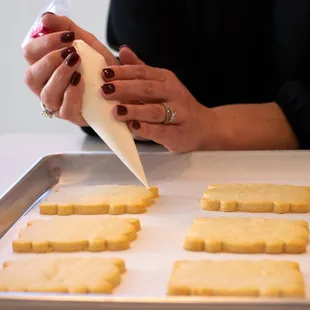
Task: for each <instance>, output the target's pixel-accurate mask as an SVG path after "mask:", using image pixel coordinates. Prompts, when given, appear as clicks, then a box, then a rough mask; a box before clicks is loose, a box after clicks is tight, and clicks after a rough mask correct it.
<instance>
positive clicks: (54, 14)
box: [41, 12, 55, 17]
mask: <svg viewBox="0 0 310 310" xmlns="http://www.w3.org/2000/svg"><path fill="white" fill-rule="evenodd" d="M47 14H51V15H55V13H53V12H45V13H43V14H42V15H41V17H43V16H44V15H47Z"/></svg>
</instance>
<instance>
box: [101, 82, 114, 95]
mask: <svg viewBox="0 0 310 310" xmlns="http://www.w3.org/2000/svg"><path fill="white" fill-rule="evenodd" d="M101 88H102V90H103V92H104V93H105V94H112V93H114V92H115V86H114V85H113V84H103V85H102V86H101Z"/></svg>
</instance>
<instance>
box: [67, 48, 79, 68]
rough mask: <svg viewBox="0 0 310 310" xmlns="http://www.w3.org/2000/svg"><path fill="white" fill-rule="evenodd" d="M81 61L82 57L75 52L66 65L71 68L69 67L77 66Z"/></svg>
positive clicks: (68, 58)
mask: <svg viewBox="0 0 310 310" xmlns="http://www.w3.org/2000/svg"><path fill="white" fill-rule="evenodd" d="M79 59H80V56H79V55H78V54H77V53H76V52H73V53H71V54H70V55H69V56H68V57H67V59H66V64H67V65H68V66H69V67H73V66H74V65H76V64H77V62H78V61H79Z"/></svg>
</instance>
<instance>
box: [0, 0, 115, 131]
mask: <svg viewBox="0 0 310 310" xmlns="http://www.w3.org/2000/svg"><path fill="white" fill-rule="evenodd" d="M50 2H51V1H50V0H2V1H1V2H0V8H1V19H0V35H1V38H2V43H1V49H0V70H1V71H0V85H1V86H0V90H1V102H0V105H1V112H0V134H3V133H25V134H27V133H44V134H49V133H67V134H70V133H80V134H81V135H82V136H83V132H81V130H80V129H79V128H77V127H76V126H74V125H72V124H70V123H68V122H65V121H61V120H57V119H52V120H50V119H47V118H45V117H43V116H41V114H40V113H41V107H40V102H39V100H38V98H37V97H36V96H35V95H33V94H32V93H31V92H30V90H29V89H28V88H27V87H26V85H25V84H24V71H25V69H26V68H27V63H26V62H25V60H24V58H23V51H22V48H21V43H22V41H23V39H24V37H25V36H26V34H27V33H28V31H29V29H30V27H31V26H32V24H33V22H34V21H35V19H36V17H37V16H38V15H39V14H40V12H41V11H42V10H43V9H44V7H45V6H47V5H48V4H49V3H50ZM71 4H72V10H71V16H70V17H71V18H72V19H73V20H74V21H75V22H76V23H77V24H79V25H80V26H81V27H83V28H85V29H87V30H88V31H90V32H92V33H93V34H94V35H95V36H97V37H98V38H99V39H100V40H101V41H102V42H103V43H106V22H107V14H108V9H109V0H87V1H86V0H71Z"/></svg>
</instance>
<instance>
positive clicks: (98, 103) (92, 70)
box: [73, 40, 149, 187]
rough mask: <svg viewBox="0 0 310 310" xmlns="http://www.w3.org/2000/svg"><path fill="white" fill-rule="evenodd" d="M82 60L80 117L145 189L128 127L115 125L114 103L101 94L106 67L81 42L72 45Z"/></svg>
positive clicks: (117, 123)
mask: <svg viewBox="0 0 310 310" xmlns="http://www.w3.org/2000/svg"><path fill="white" fill-rule="evenodd" d="M73 46H74V47H75V48H76V50H77V52H78V54H79V55H80V57H81V65H80V67H79V69H78V70H79V72H80V73H81V74H82V76H83V79H84V94H83V98H82V115H83V117H84V119H85V120H86V122H87V123H88V124H89V125H90V126H91V127H92V128H93V129H94V131H95V132H97V134H98V135H99V137H101V139H102V140H103V141H104V142H105V143H106V144H107V145H108V146H109V147H110V149H111V150H112V151H113V152H114V153H115V154H116V155H117V156H118V157H119V158H120V160H122V162H123V163H124V164H125V165H126V166H127V167H128V169H130V170H131V172H132V173H133V174H134V175H135V176H136V177H137V178H138V179H139V180H140V181H141V182H142V184H143V185H144V186H146V187H149V186H148V183H147V180H146V176H145V173H144V170H143V166H142V163H141V160H140V158H139V155H138V151H137V148H136V145H135V142H134V139H133V136H132V134H131V132H130V131H129V129H128V126H127V124H126V123H124V122H119V121H116V120H115V118H114V117H113V114H112V110H113V107H114V106H115V105H116V104H117V101H107V100H105V99H104V97H103V96H102V94H101V92H100V86H101V85H102V77H101V71H102V69H103V68H105V67H106V66H107V63H106V61H105V59H104V57H103V56H102V55H101V54H99V53H98V52H97V51H95V50H94V49H93V48H91V47H90V46H89V45H88V44H86V43H85V42H84V41H81V40H76V41H75V42H74V43H73Z"/></svg>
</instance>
